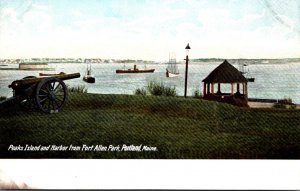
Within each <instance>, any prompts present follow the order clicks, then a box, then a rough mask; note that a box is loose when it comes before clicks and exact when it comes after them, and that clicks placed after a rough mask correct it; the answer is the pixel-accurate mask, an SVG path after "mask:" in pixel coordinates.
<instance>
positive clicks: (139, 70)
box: [116, 65, 155, 74]
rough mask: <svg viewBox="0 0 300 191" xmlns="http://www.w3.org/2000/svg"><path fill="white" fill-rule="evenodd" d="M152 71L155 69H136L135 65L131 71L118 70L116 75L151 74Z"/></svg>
mask: <svg viewBox="0 0 300 191" xmlns="http://www.w3.org/2000/svg"><path fill="white" fill-rule="evenodd" d="M154 71H155V69H138V68H137V67H136V65H134V67H133V68H132V69H118V70H116V73H117V74H120V73H153V72H154Z"/></svg>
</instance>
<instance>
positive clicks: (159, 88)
mask: <svg viewBox="0 0 300 191" xmlns="http://www.w3.org/2000/svg"><path fill="white" fill-rule="evenodd" d="M147 90H148V92H149V93H150V94H151V95H154V96H176V95H177V93H176V88H175V87H168V86H165V85H164V83H163V82H160V83H159V82H155V81H150V82H149V83H148V85H147Z"/></svg>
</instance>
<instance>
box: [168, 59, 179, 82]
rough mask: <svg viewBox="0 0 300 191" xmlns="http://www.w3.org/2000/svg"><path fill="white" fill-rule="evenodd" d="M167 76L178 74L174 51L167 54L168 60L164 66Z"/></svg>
mask: <svg viewBox="0 0 300 191" xmlns="http://www.w3.org/2000/svg"><path fill="white" fill-rule="evenodd" d="M166 76H167V78H171V77H176V76H179V70H178V66H177V63H176V58H175V53H171V54H169V62H168V66H167V68H166Z"/></svg>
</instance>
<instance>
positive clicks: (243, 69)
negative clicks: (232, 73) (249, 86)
mask: <svg viewBox="0 0 300 191" xmlns="http://www.w3.org/2000/svg"><path fill="white" fill-rule="evenodd" d="M247 66H248V65H247V64H239V71H240V72H241V74H243V75H244V76H245V78H246V79H247V81H248V82H254V81H255V78H253V77H252V76H251V75H250V73H249V69H246V68H247Z"/></svg>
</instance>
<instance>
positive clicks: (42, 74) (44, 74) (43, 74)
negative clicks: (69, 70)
mask: <svg viewBox="0 0 300 191" xmlns="http://www.w3.org/2000/svg"><path fill="white" fill-rule="evenodd" d="M61 74H66V73H64V72H60V73H58V74H53V73H52V74H50V73H49V74H48V73H39V75H40V76H56V75H61Z"/></svg>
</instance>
